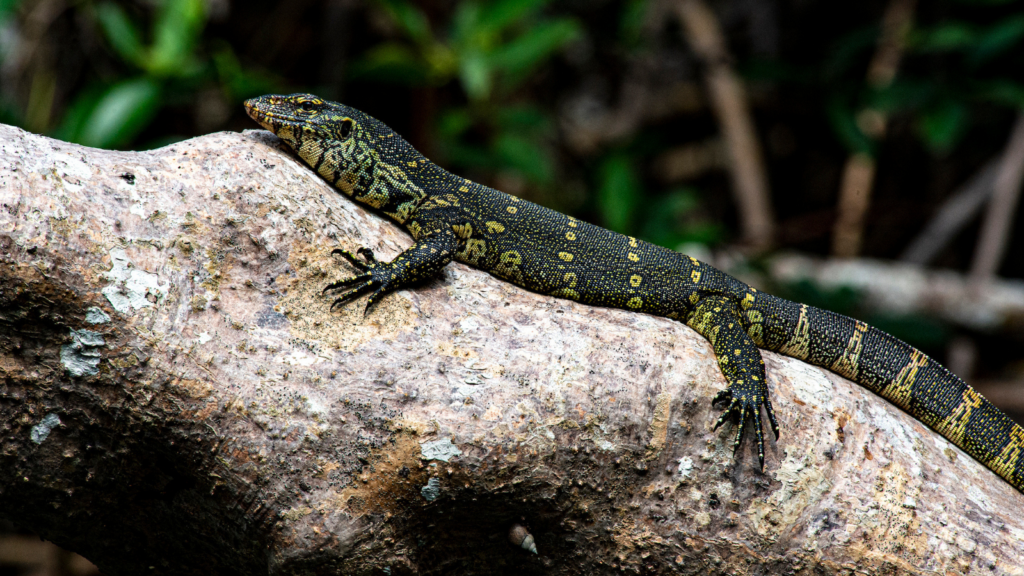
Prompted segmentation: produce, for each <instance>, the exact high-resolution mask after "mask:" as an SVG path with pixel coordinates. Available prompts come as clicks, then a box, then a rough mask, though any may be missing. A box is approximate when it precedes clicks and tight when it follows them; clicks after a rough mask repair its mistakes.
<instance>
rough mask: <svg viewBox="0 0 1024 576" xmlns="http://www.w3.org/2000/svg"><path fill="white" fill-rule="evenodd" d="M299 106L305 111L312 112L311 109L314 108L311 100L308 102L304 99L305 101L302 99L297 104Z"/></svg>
mask: <svg viewBox="0 0 1024 576" xmlns="http://www.w3.org/2000/svg"><path fill="white" fill-rule="evenodd" d="M299 108H302V109H303V110H305V111H306V112H312V111H313V109H314V108H316V106H315V105H314V104H313V103H312V102H310V101H309V100H306V101H303V102H302V103H301V104H299Z"/></svg>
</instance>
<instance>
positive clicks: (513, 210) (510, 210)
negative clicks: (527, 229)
mask: <svg viewBox="0 0 1024 576" xmlns="http://www.w3.org/2000/svg"><path fill="white" fill-rule="evenodd" d="M505 211H506V212H508V213H509V214H515V213H516V212H518V211H519V210H518V209H517V208H516V207H515V206H509V207H508V208H505Z"/></svg>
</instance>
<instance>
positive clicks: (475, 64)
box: [459, 51, 491, 102]
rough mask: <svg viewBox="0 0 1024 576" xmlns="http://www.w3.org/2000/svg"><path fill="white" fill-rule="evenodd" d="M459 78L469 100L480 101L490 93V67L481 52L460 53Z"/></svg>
mask: <svg viewBox="0 0 1024 576" xmlns="http://www.w3.org/2000/svg"><path fill="white" fill-rule="evenodd" d="M459 80H461V81H462V89H463V90H465V91H466V96H468V97H469V99H470V100H473V101H477V102H480V101H483V100H486V99H487V98H488V97H489V96H490V95H491V67H490V66H489V65H488V63H487V60H486V59H485V58H484V55H483V54H481V53H479V52H476V51H473V52H467V53H465V54H463V55H462V58H461V59H460V60H459Z"/></svg>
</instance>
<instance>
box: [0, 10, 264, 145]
mask: <svg viewBox="0 0 1024 576" xmlns="http://www.w3.org/2000/svg"><path fill="white" fill-rule="evenodd" d="M21 4H22V2H21V0H0V23H2V20H3V19H4V18H5V17H8V18H9V17H11V16H12V15H13V14H14V13H15V12H16V11H17V10H18V8H19V7H20V5H21ZM206 6H207V5H206V2H205V0H157V1H155V2H153V3H152V9H151V10H149V11H148V12H151V14H149V18H148V20H149V22H148V30H147V26H146V23H145V22H144V21H143V20H145V18H133V17H132V16H130V15H129V12H128V11H127V10H126V9H125V8H124V7H123V6H122V5H120V4H117V3H115V2H112V1H107V0H104V1H100V2H81V3H76V4H74V5H72V6H71V9H72V10H75V11H76V12H77V13H79V14H80V15H81V16H82V17H84V18H87V19H89V20H90V21H93V22H95V24H96V25H97V26H98V28H99V30H100V31H101V33H102V38H103V40H104V41H105V43H106V45H107V46H108V47H109V49H110V55H111V57H112V60H113V61H114V62H113V63H114V65H115V66H114V68H115V69H116V70H118V72H117V73H116V74H114V75H113V76H112V77H105V78H94V79H92V80H91V81H90V82H88V83H87V84H86V85H85V86H83V87H82V88H81V89H80V90H79V91H78V92H77V93H76V94H75V95H74V97H73V98H72V99H71V101H70V102H69V103H68V105H67V107H66V109H65V110H64V113H63V114H62V115H61V116H60V117H59V118H52V117H51V116H50V115H51V113H52V108H53V106H52V104H53V103H52V101H53V86H52V84H53V82H54V81H55V80H54V79H52V78H51V79H50V82H48V83H46V82H44V83H39V82H33V84H32V88H31V92H30V94H29V98H28V99H29V106H28V107H27V108H26V111H25V113H24V114H22V115H19V114H18V113H17V112H16V111H15V110H13V109H12V107H10V106H8V115H7V119H8V120H9V121H11V122H12V123H16V124H22V125H25V126H26V127H28V128H29V129H34V130H37V131H44V132H48V133H50V134H51V135H52V136H54V137H56V138H60V139H62V140H66V141H69V142H76V143H79V144H84V145H86V146H93V147H97V148H123V147H126V146H129V145H135V146H138V145H139V143H138V142H137V139H138V137H139V135H140V134H141V133H142V132H143V130H145V129H146V127H147V126H149V125H150V124H151V123H152V122H153V120H154V118H156V116H157V115H158V114H159V113H160V111H161V110H162V109H163V108H165V107H166V106H168V105H173V104H176V103H179V102H184V101H190V100H193V99H195V98H196V95H197V94H198V93H200V92H202V91H205V90H209V89H215V90H218V91H219V92H220V94H221V95H222V97H223V98H224V100H225V101H226V102H228V103H230V104H231V105H238V104H240V102H241V101H242V100H243V99H244V98H247V97H250V96H254V95H258V94H261V93H265V92H268V91H273V90H274V89H275V88H277V87H279V86H280V85H281V82H280V81H278V80H275V79H274V78H273V77H271V76H269V75H267V74H262V73H255V72H250V71H247V70H244V69H243V68H242V67H241V66H240V65H239V63H238V59H237V58H236V57H235V55H234V52H233V51H232V48H231V47H230V46H229V45H228V44H227V43H225V42H218V41H217V40H216V39H213V38H205V39H204V38H203V31H204V28H205V27H206V24H207V8H206ZM144 12H145V11H144ZM210 47H213V51H212V54H211V53H209V52H208V51H207V49H208V48H210ZM2 57H3V54H0V58H2ZM48 76H49V75H48V74H47V73H45V72H43V73H41V74H39V73H37V77H43V78H46V77H48ZM38 84H41V85H38ZM37 85H38V86H37ZM178 138H180V137H177V136H174V135H167V136H164V137H162V138H160V139H158V140H156V141H155V142H153V144H158V145H159V144H165V143H168V142H170V141H173V140H176V139H178Z"/></svg>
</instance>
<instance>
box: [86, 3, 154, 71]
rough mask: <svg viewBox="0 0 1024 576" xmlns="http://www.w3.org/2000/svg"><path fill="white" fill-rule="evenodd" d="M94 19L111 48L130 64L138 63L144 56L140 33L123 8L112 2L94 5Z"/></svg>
mask: <svg viewBox="0 0 1024 576" xmlns="http://www.w3.org/2000/svg"><path fill="white" fill-rule="evenodd" d="M96 19H97V20H98V21H99V23H100V28H101V29H102V30H103V35H104V36H106V38H107V42H110V46H111V48H113V49H114V51H115V52H117V54H118V55H119V56H120V57H121V58H122V59H123V60H124V61H125V62H128V63H130V64H135V65H140V64H141V63H142V59H143V56H144V49H143V47H142V40H141V38H142V35H141V34H139V31H138V29H137V28H136V27H135V24H133V23H132V21H131V20H129V19H128V15H127V14H125V12H124V10H123V9H122V8H121V7H120V6H118V5H117V4H114V3H112V2H103V3H101V4H99V5H98V6H96Z"/></svg>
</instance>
